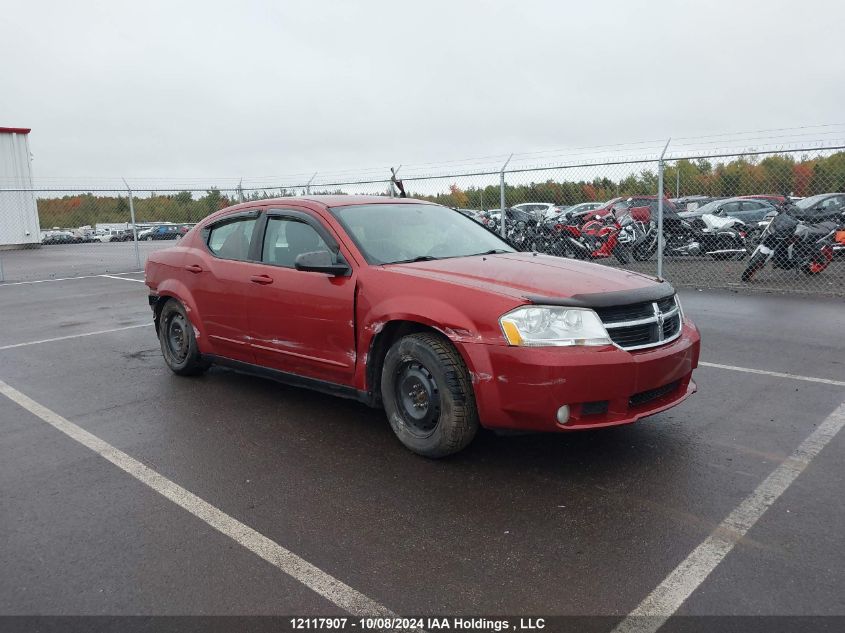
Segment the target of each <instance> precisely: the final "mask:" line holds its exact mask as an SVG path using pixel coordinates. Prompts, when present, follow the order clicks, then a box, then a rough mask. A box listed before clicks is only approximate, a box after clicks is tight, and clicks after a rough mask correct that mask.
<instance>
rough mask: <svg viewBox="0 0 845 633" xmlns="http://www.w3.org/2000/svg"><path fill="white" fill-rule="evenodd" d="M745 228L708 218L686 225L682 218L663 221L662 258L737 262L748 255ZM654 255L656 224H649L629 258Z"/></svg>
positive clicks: (736, 222) (731, 221) (735, 221)
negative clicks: (732, 260) (701, 256)
mask: <svg viewBox="0 0 845 633" xmlns="http://www.w3.org/2000/svg"><path fill="white" fill-rule="evenodd" d="M745 229H746V226H745V223H744V222H743V221H742V220H738V219H736V218H731V217H724V218H723V217H719V216H715V215H711V214H707V215H703V216H701V217H700V218H696V220H695V221H694V222H689V221H687V220H684V219H682V218H675V217H667V218H664V220H663V242H664V245H663V254H664V255H667V256H696V255H708V256H710V257H712V258H713V259H718V260H721V259H741V258H744V257H745V256H746V255H747V254H748V248H747V242H746V232H745ZM656 252H657V224H656V223H655V222H654V221H653V220H652V221H651V222H650V223H649V225H648V227H647V228H646V230H645V235H644V236H643V237H642V238H641V239H639V240H638V241H637V243H636V244H635V245H634V247H633V249H632V255H633V257H634V259H636V260H637V261H645V260H647V259H649V258H650V257H651V256H652V255H654V254H655V253H656Z"/></svg>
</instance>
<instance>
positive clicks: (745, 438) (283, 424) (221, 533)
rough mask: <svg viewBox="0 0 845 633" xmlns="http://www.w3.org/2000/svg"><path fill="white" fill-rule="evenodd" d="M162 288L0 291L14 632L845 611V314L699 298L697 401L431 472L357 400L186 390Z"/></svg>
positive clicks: (806, 301) (482, 447)
mask: <svg viewBox="0 0 845 633" xmlns="http://www.w3.org/2000/svg"><path fill="white" fill-rule="evenodd" d="M101 246H103V247H106V248H108V247H109V245H101ZM140 279H141V276H140V275H138V274H127V275H117V276H112V277H86V278H78V279H70V280H65V281H51V282H45V283H37V284H27V283H21V284H14V285H12V284H7V285H0V321H2V323H3V324H4V327H3V328H2V330H0V387H2V389H0V391H1V392H2V395H0V433H2V441H0V533H2V534H3V535H4V538H3V540H2V542H0V557H2V560H3V561H4V563H3V573H2V574H0V614H4V615H10V614H14V615H28V614H50V615H102V614H108V615H139V614H140V615H191V614H202V615H293V614H296V615H304V616H305V615H314V616H318V615H319V616H322V615H335V614H336V615H342V614H344V613H349V612H353V613H355V612H356V609H357V610H358V612H362V610H363V611H366V610H367V609H368V608H371V607H372V608H375V607H378V608H380V609H381V608H383V609H384V610H385V612H388V610H389V612H392V613H395V614H403V615H421V614H444V615H445V614H449V615H464V614H465V615H484V616H493V615H505V614H507V615H509V616H511V617H513V616H519V615H526V616H529V615H534V616H536V615H545V616H551V615H605V616H612V618H611V619H610V620H607V621H602V623H601V625H600V626H599V628H598V629H597V630H611V629H612V628H613V627H614V626H616V625H617V624H619V625H620V626H625V623H626V622H629V621H628V620H623V618H624V617H625V616H626V615H628V614H631V613H632V612H635V613H646V614H654V613H657V614H661V613H666V614H668V612H667V611H666V610H667V609H668V608H669V606H670V605H673V604H674V605H675V607H676V608H674V610H671V612H672V613H677V614H679V615H845V592H843V591H842V587H843V586H845V548H843V547H842V543H843V537H842V526H843V525H845V501H843V495H842V490H843V484H845V470H843V468H842V464H843V463H845V434H843V433H838V431H839V429H840V428H841V426H842V425H843V424H845V408H840V407H842V406H843V401H845V370H844V369H843V363H845V359H844V358H843V349H842V332H843V326H845V310H843V302H842V300H841V299H839V300H837V299H820V298H810V297H807V296H776V295H751V296H744V295H738V294H736V293H732V292H727V291H712V292H710V291H695V290H690V291H684V292H681V297H682V300H683V302H684V308H685V310H686V312H687V314H689V315H690V316H691V317H692V318H693V319H694V320H695V321H696V323H697V324H698V326H699V328H700V329H701V332H702V339H703V350H702V360H703V361H704V362H705V363H707V365H705V366H702V367H701V368H699V369H698V370H697V373H696V381H697V383H698V386H699V393H698V394H696V395H695V396H693V397H692V398H690V399H689V400H687V401H686V402H685V403H684V404H682V405H681V406H679V407H677V408H675V409H673V410H670V411H669V412H667V413H664V414H660V415H657V416H654V417H652V418H649V419H647V420H643V421H641V422H638V423H637V424H635V425H632V426H628V427H623V428H617V429H611V430H602V431H596V432H578V433H572V434H565V435H564V434H561V435H554V436H548V435H524V436H508V437H501V436H497V435H493V434H489V433H482V434H481V436H480V437H479V438H477V440H476V441H475V442H474V443H473V444H472V445H471V446H470V447H469V448H468V449H467V450H466V451H464V452H463V453H460V454H458V455H456V456H454V457H452V458H449V459H446V460H440V461H429V460H426V459H423V458H420V457H418V456H415V455H413V454H411V453H410V452H408V451H407V450H405V449H404V448H403V447H402V446H401V445H400V444H399V442H398V441H397V440H396V439H395V438H394V436H393V434H392V433H391V431H390V429H389V427H388V425H387V423H386V421H385V419H384V417H383V414H382V413H381V412H380V411H375V410H371V409H368V408H366V407H364V406H363V405H359V404H357V403H353V402H350V401H346V400H340V399H334V398H330V397H327V396H324V395H321V394H316V393H312V392H308V391H303V390H298V389H294V388H290V387H286V386H281V385H278V384H276V383H273V382H269V381H266V380H262V379H258V378H253V377H247V376H243V375H239V374H236V373H233V372H232V371H229V370H224V369H216V368H215V369H212V370H211V371H210V372H209V373H207V374H206V375H205V376H203V377H201V378H179V377H176V376H173V375H172V374H171V373H170V371H169V370H168V369H167V368H166V367H165V365H164V363H163V362H162V360H161V358H160V352H159V349H158V343H157V340H156V338H155V334H154V330H153V328H152V326H151V323H150V319H151V315H150V310H149V308H148V306H147V301H146V292H145V291H146V288H145V286H144V285H143V284H142V283H139V280H140ZM747 370H758V371H757V372H753V371H747ZM85 432H87V434H90V436H89V435H87V434H86V433H85ZM92 438H93V439H92ZM145 469H146V470H145ZM773 476H774V477H773ZM165 478H166V479H165ZM167 482H170V483H167ZM171 484H173V485H172V486H171ZM185 492H187V493H190V494H189V495H187V496H186V494H185ZM203 504H205V505H203ZM226 517H227V518H226ZM726 519H728V520H727V521H726ZM262 539H263V540H262ZM708 543H709V545H708ZM274 547H275V548H277V549H274ZM701 547H704V550H701V551H700V548H701ZM708 548H709V549H708ZM257 551H260V552H264V554H265V555H264V556H261V555H258V554H257V553H256V552H257ZM267 552H269V553H267ZM696 552H699V554H700V555H699V554H696ZM289 555H290V556H293V558H290V556H289ZM306 561H307V562H306ZM308 564H310V565H312V566H314V568H311V567H310V566H309V565H308ZM314 569H316V571H314ZM336 581H340V583H342V584H332V582H336ZM686 595H688V596H689V597H688V598H687V597H686ZM673 601H674V602H673ZM344 605H345V606H344ZM362 605H363V606H362ZM638 608H639V611H635V610H637V609H638ZM620 623H621V624H620ZM547 630H548V629H547ZM644 630H649V629H644Z"/></svg>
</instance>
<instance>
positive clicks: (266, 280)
mask: <svg viewBox="0 0 845 633" xmlns="http://www.w3.org/2000/svg"><path fill="white" fill-rule="evenodd" d="M249 280H250V281H251V282H252V283H254V284H261V285H262V286H266V285H267V284H271V283H273V278H272V277H270V276H269V275H252V276H251V277H250V278H249Z"/></svg>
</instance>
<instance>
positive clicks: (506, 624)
mask: <svg viewBox="0 0 845 633" xmlns="http://www.w3.org/2000/svg"><path fill="white" fill-rule="evenodd" d="M290 625H291V628H292V629H293V630H297V631H300V630H312V631H313V630H324V631H329V630H344V629H360V630H362V631H384V630H400V631H403V630H404V631H410V630H415V629H427V630H432V631H539V630H542V629H545V628H546V622H545V619H544V618H518V619H517V620H516V621H509V620H500V619H488V618H460V617H452V618H446V617H425V618H401V617H397V618H313V617H312V618H291V619H290Z"/></svg>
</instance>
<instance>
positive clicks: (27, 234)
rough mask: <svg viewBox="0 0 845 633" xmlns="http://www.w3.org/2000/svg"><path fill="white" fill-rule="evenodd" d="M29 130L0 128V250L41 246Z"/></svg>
mask: <svg viewBox="0 0 845 633" xmlns="http://www.w3.org/2000/svg"><path fill="white" fill-rule="evenodd" d="M29 132H30V130H29V129H28V128H20V127H0V249H5V248H15V247H20V246H26V245H28V244H38V245H40V244H41V227H40V226H39V224H38V207H37V205H36V203H35V194H33V193H30V192H27V191H3V190H4V189H26V188H32V165H31V163H32V158H31V156H30V153H29Z"/></svg>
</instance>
